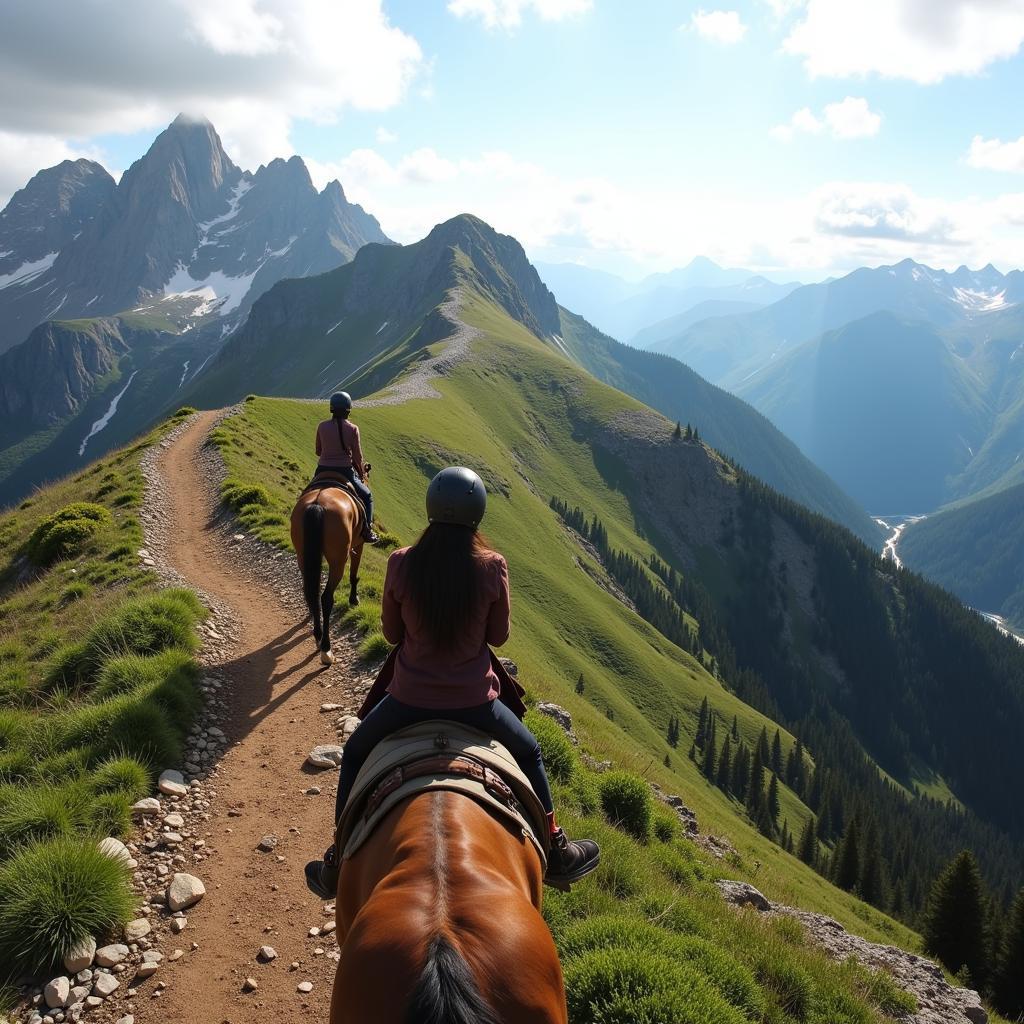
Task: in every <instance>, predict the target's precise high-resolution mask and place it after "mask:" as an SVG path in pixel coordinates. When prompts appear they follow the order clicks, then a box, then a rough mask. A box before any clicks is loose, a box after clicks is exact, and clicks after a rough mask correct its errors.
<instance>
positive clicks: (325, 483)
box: [302, 472, 366, 525]
mask: <svg viewBox="0 0 1024 1024" xmlns="http://www.w3.org/2000/svg"><path fill="white" fill-rule="evenodd" d="M329 487H337V488H338V490H339V491H344V492H345V493H346V494H347V495H348V496H349V497H350V498H351V499H352V500H353V501H354V502H355V503H356V511H357V512H358V513H359V516H360V520H361V523H362V522H365V521H366V505H365V504H364V503H363V499H362V498H361V497H360V495H359V492H358V491H357V490H356V489H355V488H354V487H353V486H352V485H351V484H350V483H349V482H348V481H347V480H345V479H344V478H342V477H338V476H334V475H332V474H330V473H329V472H328V473H327V474H319V473H318V474H317V475H316V476H315V477H313V479H312V480H310V482H309V483H308V484H306V486H305V487H303V488H302V493H303V494H307V493H309V491H324V490H327V488H329ZM360 525H361V524H360Z"/></svg>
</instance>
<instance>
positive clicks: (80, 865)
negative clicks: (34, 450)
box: [0, 419, 204, 981]
mask: <svg viewBox="0 0 1024 1024" xmlns="http://www.w3.org/2000/svg"><path fill="white" fill-rule="evenodd" d="M173 422H175V420H174V419H172V421H171V423H173ZM167 429H168V425H167V424H165V425H164V426H162V427H160V428H158V429H157V430H155V431H154V432H153V433H152V434H150V435H148V436H147V437H145V438H143V439H141V440H140V441H139V442H137V443H136V444H134V445H132V446H131V447H129V448H127V449H125V450H123V451H121V452H116V453H114V454H112V455H110V456H108V457H107V458H105V459H102V460H100V461H99V462H97V463H95V464H93V465H92V466H90V467H87V468H86V469H85V470H83V471H82V472H81V473H79V474H77V475H76V476H75V477H74V478H69V479H67V480H65V481H62V482H60V483H57V484H55V485H53V486H51V487H48V488H46V489H44V490H41V491H39V492H37V494H35V495H34V496H33V497H32V498H30V499H28V500H26V501H25V502H23V503H22V504H21V505H20V506H19V507H18V508H17V509H15V510H13V511H10V512H7V513H5V514H3V515H0V981H2V980H3V979H4V978H5V977H6V976H7V975H12V976H19V975H21V974H22V973H28V974H38V973H41V972H45V971H47V970H49V969H50V967H51V966H52V965H53V964H55V963H58V962H59V961H60V959H61V957H62V956H63V952H64V951H65V950H66V949H67V948H68V946H69V945H70V944H72V943H73V942H74V941H75V940H76V939H78V938H81V937H83V936H84V935H86V934H90V935H93V936H94V937H97V938H100V939H102V938H103V937H105V936H106V935H108V934H110V935H112V934H113V933H114V932H115V931H116V928H117V925H118V924H119V923H121V922H123V921H124V920H127V919H128V918H129V917H131V916H132V915H133V914H134V908H135V897H134V895H133V893H132V891H131V889H130V887H129V885H128V878H127V872H126V871H125V869H124V868H123V867H122V866H120V865H117V864H116V863H115V862H113V861H111V860H110V859H109V858H107V857H102V856H101V855H100V854H99V853H98V851H97V849H96V844H97V842H98V841H99V840H100V839H103V838H105V837H106V836H110V835H113V836H122V837H123V836H127V835H128V833H129V831H130V829H131V813H130V808H131V805H132V803H133V802H134V801H135V800H137V799H139V798H140V797H142V796H145V795H146V794H148V793H149V792H150V791H151V786H152V782H153V779H154V778H155V777H156V775H157V774H158V773H159V772H160V771H162V770H163V769H164V768H166V767H169V766H171V765H176V764H178V763H179V761H180V753H181V748H182V744H183V741H184V739H185V736H186V733H187V730H188V728H189V727H190V725H191V723H192V721H193V719H194V716H195V713H196V711H197V710H198V707H199V694H198V687H197V685H196V684H197V666H196V663H195V661H194V658H193V654H194V652H195V650H196V648H197V646H198V638H197V633H196V625H197V623H198V621H199V620H200V619H201V618H202V616H203V615H204V609H203V607H202V605H201V603H200V602H199V600H198V599H197V598H196V596H195V595H194V594H192V593H191V592H187V591H178V590H165V589H160V587H159V584H158V580H157V578H156V576H155V574H153V573H152V572H151V571H149V570H148V569H146V568H145V567H144V566H142V565H141V563H140V560H139V558H138V555H137V551H138V549H139V548H140V547H141V546H142V543H143V536H142V530H141V527H140V525H139V522H138V519H137V517H136V511H135V510H136V509H137V508H138V507H139V505H140V504H141V500H142V493H143V487H144V480H143V477H142V473H141V470H140V467H139V463H140V460H141V457H142V455H143V453H144V452H145V451H146V450H147V449H148V448H149V446H150V445H151V444H153V443H154V442H156V441H157V440H159V438H160V437H161V436H162V435H163V433H164V432H166V430H167ZM82 524H85V525H84V526H83V525H82Z"/></svg>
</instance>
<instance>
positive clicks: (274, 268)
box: [0, 116, 388, 351]
mask: <svg viewBox="0 0 1024 1024" xmlns="http://www.w3.org/2000/svg"><path fill="white" fill-rule="evenodd" d="M371 241H372V242H387V241H388V239H387V237H386V236H385V235H384V233H383V232H382V231H381V229H380V225H379V224H378V223H377V221H376V220H375V219H374V218H373V217H371V216H370V215H369V214H367V213H366V212H365V211H364V210H363V209H362V208H361V207H359V206H355V205H353V204H351V203H349V202H348V201H347V200H346V199H345V194H344V192H343V191H342V188H341V185H340V184H339V183H338V182H337V181H333V182H331V183H330V184H329V185H328V186H327V187H326V188H325V189H324V190H323V192H317V190H316V189H315V188H314V186H313V183H312V181H311V180H310V177H309V172H308V171H307V169H306V166H305V164H304V163H303V162H302V160H301V159H300V158H299V157H291V159H289V160H281V159H278V160H272V161H271V162H270V163H269V164H267V165H266V166H262V167H260V168H259V170H257V171H256V172H255V174H252V173H250V172H248V171H242V170H241V169H240V168H238V167H236V166H235V164H233V163H232V162H231V160H230V158H229V157H228V156H227V154H226V153H225V152H224V149H223V147H222V146H221V142H220V138H219V137H218V136H217V133H216V131H215V130H214V128H213V125H211V124H210V123H209V122H208V121H201V120H200V121H197V120H192V119H188V118H185V117H183V116H181V117H178V118H177V119H176V120H175V121H174V123H173V124H172V125H171V126H170V127H169V128H167V129H166V130H165V131H164V132H162V133H161V134H160V135H159V136H157V138H156V140H155V141H154V142H153V145H152V146H151V147H150V148H149V150H148V152H147V153H146V154H145V156H143V157H142V158H141V159H139V160H137V161H136V162H135V163H134V164H132V166H131V167H129V168H128V170H127V171H125V173H124V175H123V176H122V178H121V181H120V182H119V183H118V184H117V185H115V184H114V181H113V179H112V178H111V177H110V175H109V174H107V172H106V171H105V170H104V169H103V168H102V167H100V165H99V164H96V163H92V162H90V161H86V160H79V161H76V162H70V161H67V162H65V163H63V164H60V165H58V166H57V167H53V168H50V169H48V170H45V171H41V172H40V173H39V174H37V175H36V176H35V177H34V178H32V180H31V181H30V182H29V183H28V184H27V185H26V186H25V188H23V189H21V190H20V191H19V192H17V193H15V195H14V196H13V197H12V198H11V201H10V202H9V203H8V205H7V207H6V208H5V209H4V211H3V213H0V254H2V259H0V275H2V276H0V351H3V350H5V349H8V348H10V347H11V346H13V345H16V344H18V343H19V342H21V341H24V340H25V339H26V338H27V337H28V335H29V333H30V332H31V331H32V329H33V328H34V327H35V326H36V325H37V324H39V323H41V322H43V321H45V320H51V319H54V318H55V317H56V316H58V314H59V315H60V316H61V317H62V318H63V319H78V318H82V317H94V316H108V315H111V314H115V313H120V312H122V311H124V310H128V309H134V308H136V307H138V306H140V305H143V304H147V303H152V302H154V301H159V300H160V299H162V298H163V297H165V296H173V295H179V294H189V295H193V296H196V297H197V298H199V299H202V300H204V306H203V308H204V311H205V310H206V309H210V310H212V311H215V312H216V313H217V314H218V315H219V316H220V317H221V318H223V319H224V320H225V326H231V325H233V324H237V323H238V322H240V320H241V319H243V318H244V315H245V313H246V311H247V310H248V308H249V306H250V305H251V304H252V302H253V300H254V299H255V298H256V297H257V296H258V295H260V294H262V293H263V292H264V291H266V289H267V288H269V287H270V285H271V284H273V283H274V282H275V281H278V280H280V279H281V278H282V277H302V276H304V275H306V274H318V273H322V272H323V271H324V270H329V269H330V268H331V267H335V266H338V265H339V264H340V263H344V262H346V261H347V260H350V259H351V258H352V256H353V255H354V254H355V252H356V250H357V249H359V247H360V246H361V245H363V244H365V243H366V242H371Z"/></svg>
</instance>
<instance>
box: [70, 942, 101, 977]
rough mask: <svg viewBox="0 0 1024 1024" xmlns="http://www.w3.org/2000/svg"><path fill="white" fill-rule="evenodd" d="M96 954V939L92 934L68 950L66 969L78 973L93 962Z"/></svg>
mask: <svg viewBox="0 0 1024 1024" xmlns="http://www.w3.org/2000/svg"><path fill="white" fill-rule="evenodd" d="M95 955H96V940H95V939H94V938H93V937H92V936H87V937H86V938H84V939H81V940H80V941H79V942H76V943H75V944H74V945H73V946H72V947H71V949H69V950H68V953H67V956H65V957H64V970H66V971H67V972H68V973H69V974H78V972H79V971H84V970H85V969H86V968H87V967H89V966H90V965H91V964H92V959H93V957H94V956H95Z"/></svg>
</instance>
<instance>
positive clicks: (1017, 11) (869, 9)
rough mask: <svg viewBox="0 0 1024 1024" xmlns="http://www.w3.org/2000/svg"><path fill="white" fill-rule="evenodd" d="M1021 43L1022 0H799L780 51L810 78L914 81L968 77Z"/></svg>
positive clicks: (1011, 52)
mask: <svg viewBox="0 0 1024 1024" xmlns="http://www.w3.org/2000/svg"><path fill="white" fill-rule="evenodd" d="M1022 43H1024V0H857V2H856V3H851V2H850V0H807V4H806V8H805V10H804V11H803V12H802V14H801V16H800V20H799V21H798V22H797V23H796V24H795V25H794V26H793V28H792V30H791V31H790V33H789V35H788V36H787V37H786V39H785V41H784V42H783V49H784V50H785V51H786V52H787V53H790V54H793V55H794V56H798V57H802V58H803V60H804V66H805V67H806V68H807V71H808V72H809V73H810V74H811V75H812V76H814V77H818V76H824V77H835V78H847V77H852V76H860V75H868V74H872V73H875V74H879V75H882V76H884V77H887V78H907V79H910V80H911V81H914V82H920V83H922V84H932V83H935V82H939V81H941V80H942V79H943V78H945V77H947V76H949V75H976V74H978V73H979V72H981V71H982V70H984V68H986V67H987V66H988V65H989V64H991V63H992V62H993V61H997V60H1002V59H1005V58H1007V57H1012V56H1013V55H1014V54H1016V53H1017V52H1018V50H1019V49H1020V47H1021V44H1022Z"/></svg>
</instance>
